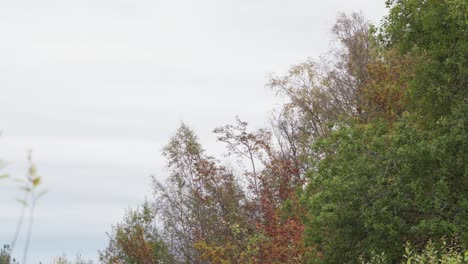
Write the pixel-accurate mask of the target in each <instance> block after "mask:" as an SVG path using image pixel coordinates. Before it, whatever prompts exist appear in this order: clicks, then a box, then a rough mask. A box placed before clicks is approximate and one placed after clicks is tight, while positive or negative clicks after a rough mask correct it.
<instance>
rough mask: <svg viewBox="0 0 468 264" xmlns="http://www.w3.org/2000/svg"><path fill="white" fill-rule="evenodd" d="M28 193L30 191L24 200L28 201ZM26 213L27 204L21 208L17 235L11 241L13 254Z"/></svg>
mask: <svg viewBox="0 0 468 264" xmlns="http://www.w3.org/2000/svg"><path fill="white" fill-rule="evenodd" d="M28 195H29V193H28V192H26V193H25V194H24V199H23V201H24V202H26V201H27V198H28ZM25 213H26V205H25V204H23V207H22V208H21V214H20V218H19V219H18V222H17V223H16V230H15V235H14V236H13V240H12V241H11V247H10V252H11V253H12V254H13V250H14V249H15V245H16V241H17V240H18V237H19V234H20V232H21V227H22V226H23V220H24V215H25Z"/></svg>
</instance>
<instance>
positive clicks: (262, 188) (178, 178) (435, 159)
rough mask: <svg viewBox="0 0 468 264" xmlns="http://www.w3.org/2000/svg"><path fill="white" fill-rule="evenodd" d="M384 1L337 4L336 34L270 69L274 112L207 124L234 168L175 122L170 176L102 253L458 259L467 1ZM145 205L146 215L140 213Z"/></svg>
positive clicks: (463, 197) (463, 245) (255, 259)
mask: <svg viewBox="0 0 468 264" xmlns="http://www.w3.org/2000/svg"><path fill="white" fill-rule="evenodd" d="M387 7H388V10H389V13H388V15H387V16H386V17H385V18H384V19H383V22H382V24H381V25H380V26H375V25H371V24H370V23H369V22H368V21H367V20H366V19H365V18H364V17H363V16H362V15H361V14H358V13H353V14H349V15H346V14H341V15H339V16H338V18H337V21H336V23H335V25H334V26H333V28H332V33H333V35H334V37H335V41H336V43H337V44H338V46H339V48H337V49H333V50H331V51H330V52H329V53H328V54H327V56H325V58H324V59H321V60H314V59H308V60H306V61H305V62H302V63H300V64H297V65H295V66H293V67H291V68H290V70H289V71H288V72H287V73H286V74H284V75H280V76H272V77H271V79H270V80H269V82H268V86H269V87H270V88H271V89H273V90H274V91H276V92H277V93H278V96H281V97H283V98H286V103H285V104H284V105H283V106H282V107H281V108H280V109H279V110H277V111H276V112H275V114H274V116H273V117H272V119H271V128H265V129H259V130H251V129H250V128H249V126H248V124H247V122H244V121H242V120H241V119H240V118H237V119H236V120H235V121H234V122H233V123H231V124H228V125H225V126H222V127H218V128H215V129H214V131H213V132H214V134H215V135H216V137H217V139H218V141H219V142H220V143H221V144H224V145H225V147H226V154H227V155H228V156H230V158H231V159H235V160H237V161H238V162H239V163H240V164H243V166H242V168H243V170H242V171H240V172H239V170H236V169H234V168H230V167H226V166H224V165H222V164H224V163H223V162H222V160H220V159H218V158H216V157H211V156H209V155H207V154H206V152H205V150H204V148H203V147H202V146H201V144H200V142H199V139H198V137H197V135H196V134H195V132H194V131H193V130H192V129H191V128H190V127H188V126H187V125H185V124H182V125H181V126H180V127H179V128H178V129H177V131H176V133H175V134H174V135H173V137H172V138H171V139H170V141H169V142H168V143H167V145H166V147H165V148H164V150H163V155H164V157H166V159H167V167H168V169H169V171H170V175H169V177H168V178H167V180H166V181H163V182H161V181H158V180H157V179H156V178H154V179H153V190H154V198H153V200H151V201H149V202H148V203H146V204H145V205H144V206H143V207H142V208H143V209H144V210H143V215H139V214H138V213H136V212H129V215H128V216H127V219H126V220H124V222H123V223H122V224H119V225H117V226H115V227H114V231H113V232H112V233H111V234H110V235H109V239H110V244H109V246H108V247H107V248H106V249H105V250H104V251H102V252H101V261H104V262H105V263H402V262H404V261H407V263H462V262H463V261H466V260H467V253H466V249H467V245H468V236H467V234H468V230H467V227H468V222H467V220H468V214H467V210H468V200H467V194H468V190H467V188H468V187H467V186H468V176H467V170H466V160H467V145H466V142H467V134H466V114H467V110H468V108H467V104H466V103H467V69H468V67H467V54H468V39H467V27H468V18H467V16H468V4H467V2H466V1H463V0H443V1H441V0H437V1H436V0H429V1H423V0H400V1H396V0H395V1H387ZM145 211H148V212H151V213H148V214H147V213H144V212H145ZM140 214H141V213H140ZM153 214H154V215H153ZM150 216H152V218H151V219H152V221H155V222H157V223H158V224H156V225H155V226H153V227H152V228H148V227H150V225H148V224H146V222H145V221H146V220H145V221H143V222H142V221H141V220H138V219H140V218H141V217H142V218H141V219H145V217H150ZM132 247H136V248H138V249H135V250H130V251H129V250H128V249H131V248H132ZM110 259H113V260H112V261H110Z"/></svg>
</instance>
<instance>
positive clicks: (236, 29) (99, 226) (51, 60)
mask: <svg viewBox="0 0 468 264" xmlns="http://www.w3.org/2000/svg"><path fill="white" fill-rule="evenodd" d="M384 2H385V0H327V1H311V0H308V1H307V0H198V1H190V0H172V1H161V0H151V1H150V0H132V1H123V0H77V1H67V0H55V1H52V0H39V1H38V0H31V1H25V0H15V1H10V0H0V130H2V131H3V135H2V136H1V137H0V158H1V159H3V160H5V161H6V162H8V164H9V165H8V167H7V168H6V171H8V172H10V173H11V174H13V175H14V176H17V177H21V176H23V175H24V173H25V168H26V162H25V160H26V153H27V151H28V149H33V150H34V160H35V162H36V164H37V165H38V168H39V172H40V174H41V175H42V176H43V177H44V185H45V186H46V188H47V189H48V190H49V193H48V194H47V195H46V196H45V197H44V198H43V200H42V201H41V202H40V204H39V207H38V210H37V215H36V218H35V221H36V222H35V226H34V233H33V239H32V245H31V254H30V258H29V260H30V262H29V263H38V261H39V260H42V261H43V263H50V262H51V260H52V258H53V257H54V256H58V255H61V254H62V253H67V254H68V255H74V254H75V253H76V252H82V254H83V255H84V256H85V257H88V258H92V259H96V258H97V250H98V249H102V248H104V247H105V245H106V242H107V239H106V235H105V232H106V231H109V230H110V227H111V225H112V224H114V223H116V222H118V221H119V220H120V219H121V217H122V215H123V213H124V210H125V209H126V208H128V207H133V206H135V205H137V204H140V203H141V202H142V201H143V200H144V197H145V196H149V193H150V190H151V189H150V178H149V175H150V174H154V175H160V176H162V175H165V171H164V160H163V158H162V157H161V155H160V150H161V148H162V146H163V145H164V143H165V142H167V141H168V139H169V137H170V135H171V134H172V133H173V132H174V130H175V129H176V128H177V127H178V125H179V124H180V122H181V121H183V122H186V123H188V124H189V125H191V126H192V127H193V128H194V129H195V130H196V132H197V133H198V134H199V136H200V139H201V142H202V143H203V144H204V146H205V148H207V149H208V150H210V149H212V150H213V151H216V150H217V149H219V147H218V146H216V143H215V138H214V137H213V135H212V134H211V131H212V130H213V128H215V127H217V126H220V125H223V124H226V123H229V122H232V121H233V119H234V117H235V116H236V115H239V116H240V117H241V118H242V119H244V120H246V121H248V122H249V123H250V124H251V125H252V126H253V127H262V126H265V125H266V123H267V118H268V116H269V114H270V111H271V110H272V109H273V108H274V106H275V104H277V102H278V100H277V99H275V98H274V94H273V93H272V92H270V91H269V90H268V89H267V88H265V86H264V84H265V82H266V81H267V76H268V74H269V73H282V72H284V71H286V70H287V69H288V68H289V66H291V65H292V64H296V63H299V62H301V61H304V60H305V59H306V58H307V57H317V56H318V55H320V54H321V53H324V52H325V51H326V50H327V48H328V46H329V42H330V40H331V34H330V27H331V26H332V24H333V22H334V21H335V18H336V15H337V13H338V12H341V11H343V12H351V11H362V12H363V13H364V15H365V16H366V17H367V18H369V19H370V20H371V21H373V22H378V21H380V19H381V18H382V16H383V15H384V14H385V7H384ZM12 186H13V185H12V184H10V183H7V182H6V181H1V182H0V244H3V243H7V242H9V240H10V239H11V237H12V234H13V230H14V226H15V221H16V219H17V216H18V214H19V205H18V204H17V203H16V202H15V198H16V197H18V196H19V195H20V194H19V191H17V190H16V189H12ZM19 249H21V247H19ZM18 253H19V252H18Z"/></svg>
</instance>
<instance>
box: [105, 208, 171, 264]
mask: <svg viewBox="0 0 468 264" xmlns="http://www.w3.org/2000/svg"><path fill="white" fill-rule="evenodd" d="M154 221H155V215H154V213H153V210H152V209H151V208H150V205H149V204H148V203H144V204H143V205H142V206H141V207H139V208H137V209H136V210H129V211H127V213H126V215H125V217H124V219H123V221H122V222H121V223H119V224H117V225H115V226H114V227H113V228H112V232H111V233H109V234H108V237H109V244H108V246H107V248H106V249H105V250H103V251H100V252H99V259H100V261H102V262H103V263H109V264H110V263H112V264H117V263H128V264H156V263H158V264H159V263H160V264H166V263H174V262H173V258H172V255H171V254H170V253H169V251H168V249H167V246H166V244H165V243H164V241H163V240H162V239H161V237H160V235H159V233H158V231H157V227H156V225H155V222H154Z"/></svg>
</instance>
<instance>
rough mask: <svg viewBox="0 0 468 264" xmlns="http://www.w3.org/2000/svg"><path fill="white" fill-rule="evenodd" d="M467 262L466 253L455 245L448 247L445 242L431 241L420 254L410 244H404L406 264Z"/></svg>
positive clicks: (457, 263)
mask: <svg viewBox="0 0 468 264" xmlns="http://www.w3.org/2000/svg"><path fill="white" fill-rule="evenodd" d="M467 262H468V251H463V249H462V248H460V247H458V246H456V244H452V245H448V244H447V242H446V241H445V240H442V242H441V243H434V242H432V241H431V240H429V242H427V244H426V246H425V247H424V249H423V250H422V251H421V252H417V251H416V250H415V249H414V248H413V246H411V244H409V243H406V244H405V263H406V264H461V263H467Z"/></svg>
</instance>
